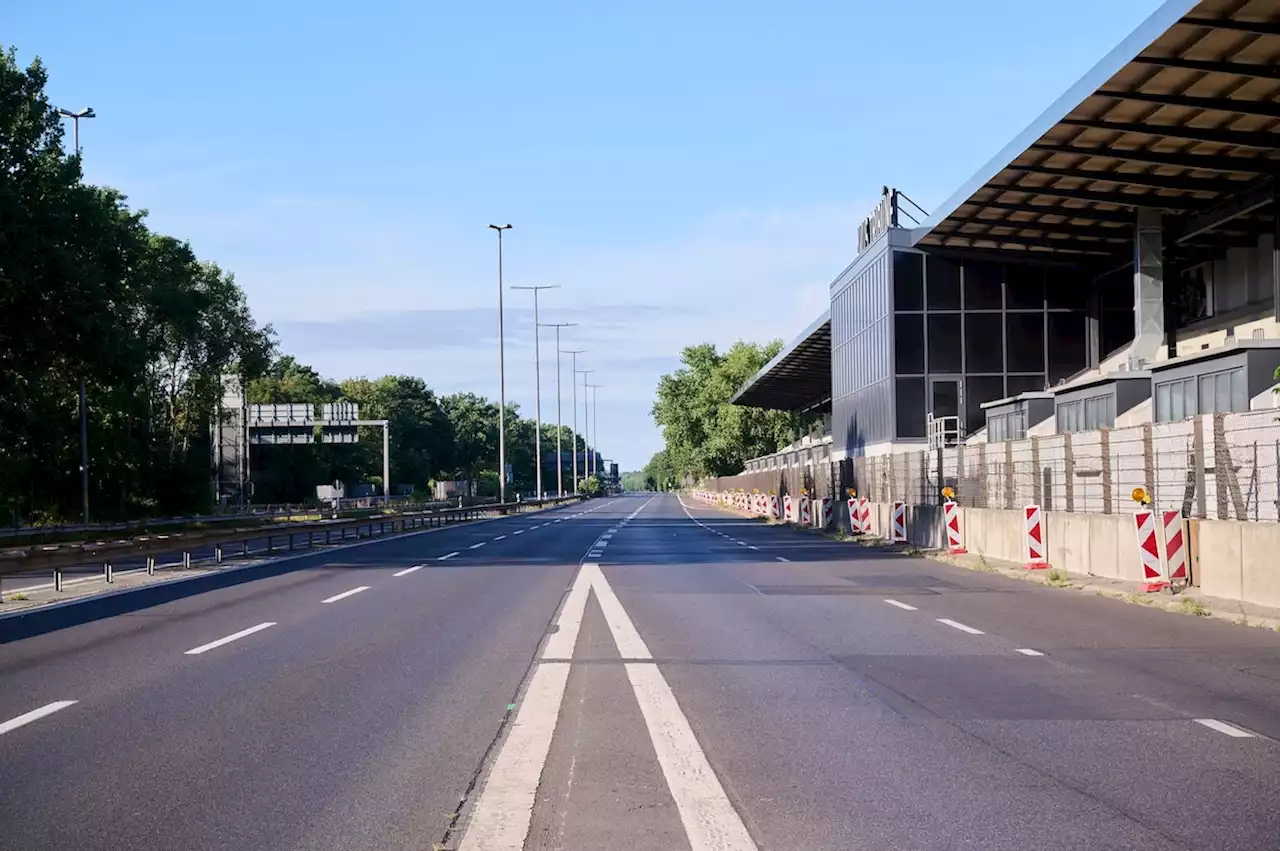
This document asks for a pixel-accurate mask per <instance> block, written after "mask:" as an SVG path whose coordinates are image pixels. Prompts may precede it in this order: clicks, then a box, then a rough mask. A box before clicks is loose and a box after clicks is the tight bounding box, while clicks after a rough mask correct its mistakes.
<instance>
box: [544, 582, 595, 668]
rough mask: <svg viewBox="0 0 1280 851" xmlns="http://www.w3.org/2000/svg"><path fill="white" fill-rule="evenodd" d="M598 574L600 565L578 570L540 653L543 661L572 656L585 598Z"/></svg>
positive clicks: (585, 602) (584, 609)
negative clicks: (554, 627)
mask: <svg viewBox="0 0 1280 851" xmlns="http://www.w3.org/2000/svg"><path fill="white" fill-rule="evenodd" d="M599 572H600V565H598V564H596V563H595V562H590V561H589V562H586V563H585V564H583V565H582V567H581V568H579V570H578V575H577V576H576V577H575V578H574V580H573V587H572V588H570V589H569V596H567V597H565V598H564V606H563V607H562V608H561V609H560V617H558V618H557V619H556V631H555V632H553V633H551V635H550V637H549V638H547V646H546V649H544V650H543V651H542V658H543V659H569V658H570V657H572V656H573V648H574V646H575V645H577V643H578V629H579V628H580V627H581V626H582V615H583V613H584V612H585V611H586V609H587V597H588V596H590V594H591V582H592V580H593V579H594V577H595V575H596V574H597V573H599Z"/></svg>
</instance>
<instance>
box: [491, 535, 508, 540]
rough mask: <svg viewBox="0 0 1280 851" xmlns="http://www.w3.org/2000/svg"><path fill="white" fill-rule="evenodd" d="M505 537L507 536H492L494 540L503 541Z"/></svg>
mask: <svg viewBox="0 0 1280 851" xmlns="http://www.w3.org/2000/svg"><path fill="white" fill-rule="evenodd" d="M506 538H507V536H506V535H499V536H498V537H496V538H494V540H495V541H505V540H506Z"/></svg>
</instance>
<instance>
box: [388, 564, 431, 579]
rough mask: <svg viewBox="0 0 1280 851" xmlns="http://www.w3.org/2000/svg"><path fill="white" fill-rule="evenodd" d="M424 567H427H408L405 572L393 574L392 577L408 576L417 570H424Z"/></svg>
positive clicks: (417, 565)
mask: <svg viewBox="0 0 1280 851" xmlns="http://www.w3.org/2000/svg"><path fill="white" fill-rule="evenodd" d="M424 567H426V565H425V564H415V565H414V566H413V567H406V568H405V569H404V570H402V571H400V572H399V573H393V574H391V575H392V576H408V575H409V574H410V573H413V572H414V571H415V570H422V568H424Z"/></svg>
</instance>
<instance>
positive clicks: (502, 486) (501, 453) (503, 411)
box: [489, 225, 511, 502]
mask: <svg viewBox="0 0 1280 851" xmlns="http://www.w3.org/2000/svg"><path fill="white" fill-rule="evenodd" d="M489 227H491V228H493V229H494V230H496V231H497V232H498V502H506V501H507V369H506V364H505V363H504V358H505V355H504V353H503V348H504V346H503V341H502V232H503V231H504V230H511V225H489Z"/></svg>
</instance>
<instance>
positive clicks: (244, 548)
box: [240, 539, 249, 558]
mask: <svg viewBox="0 0 1280 851" xmlns="http://www.w3.org/2000/svg"><path fill="white" fill-rule="evenodd" d="M240 556H241V557H242V558H248V557H249V541H248V540H247V539H246V540H244V541H242V542H241V543H240Z"/></svg>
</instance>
